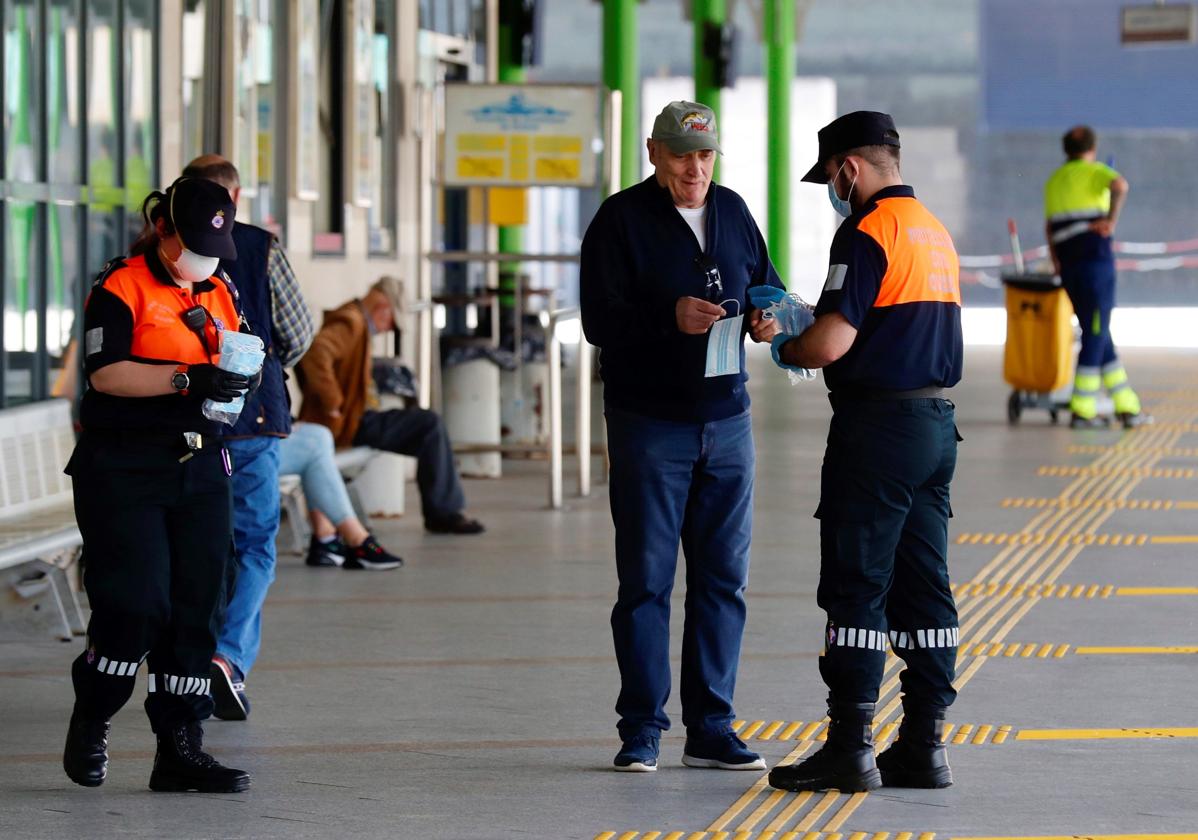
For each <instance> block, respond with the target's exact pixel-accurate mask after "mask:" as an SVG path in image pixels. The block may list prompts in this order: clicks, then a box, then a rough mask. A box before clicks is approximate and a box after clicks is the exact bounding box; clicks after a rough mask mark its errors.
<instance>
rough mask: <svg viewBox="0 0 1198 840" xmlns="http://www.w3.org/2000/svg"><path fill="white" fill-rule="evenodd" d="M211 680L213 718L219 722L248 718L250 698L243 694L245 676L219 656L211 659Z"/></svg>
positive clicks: (209, 671)
mask: <svg viewBox="0 0 1198 840" xmlns="http://www.w3.org/2000/svg"><path fill="white" fill-rule="evenodd" d="M208 675H209V676H210V677H211V678H212V702H213V704H214V705H215V708H214V709H213V710H212V715H213V717H218V718H220V719H221V720H245V719H246V718H248V717H249V716H250V698H248V697H246V694H245V674H243V673H241V669H240V668H238V667H237V666H236V665H234V664H233V663H232V662H230V661H229V660H227V659H225V658H224V657H223V656H221V655H220V654H217V655H215V656H213V657H212V667H211V668H209V670H208Z"/></svg>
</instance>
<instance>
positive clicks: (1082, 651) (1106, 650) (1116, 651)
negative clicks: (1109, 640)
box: [1074, 647, 1198, 656]
mask: <svg viewBox="0 0 1198 840" xmlns="http://www.w3.org/2000/svg"><path fill="white" fill-rule="evenodd" d="M1074 653H1077V654H1079V655H1082V656H1086V655H1122V654H1133V653H1146V654H1166V653H1198V647H1079V648H1077V649H1076V650H1075V651H1074Z"/></svg>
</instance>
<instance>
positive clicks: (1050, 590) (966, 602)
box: [596, 403, 1198, 840]
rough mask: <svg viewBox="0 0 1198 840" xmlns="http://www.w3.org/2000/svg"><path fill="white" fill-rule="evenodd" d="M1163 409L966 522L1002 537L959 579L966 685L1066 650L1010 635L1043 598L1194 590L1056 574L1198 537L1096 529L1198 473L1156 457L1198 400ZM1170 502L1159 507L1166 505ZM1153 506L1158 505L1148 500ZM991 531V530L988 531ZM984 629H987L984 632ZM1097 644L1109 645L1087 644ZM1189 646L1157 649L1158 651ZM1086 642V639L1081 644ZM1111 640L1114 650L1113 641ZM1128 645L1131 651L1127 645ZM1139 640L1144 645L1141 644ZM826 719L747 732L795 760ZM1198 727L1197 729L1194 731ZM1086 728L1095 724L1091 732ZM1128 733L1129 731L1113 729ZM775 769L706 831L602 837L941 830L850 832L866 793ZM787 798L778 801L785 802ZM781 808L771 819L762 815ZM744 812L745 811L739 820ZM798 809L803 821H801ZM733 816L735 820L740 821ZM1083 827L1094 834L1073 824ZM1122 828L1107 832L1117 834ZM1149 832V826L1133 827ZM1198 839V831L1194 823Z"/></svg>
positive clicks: (1004, 730) (889, 718)
mask: <svg viewBox="0 0 1198 840" xmlns="http://www.w3.org/2000/svg"><path fill="white" fill-rule="evenodd" d="M1153 411H1154V412H1156V413H1157V416H1158V417H1161V416H1164V417H1171V418H1172V417H1177V418H1180V419H1181V422H1177V421H1166V422H1160V423H1155V424H1153V425H1151V426H1144V427H1141V428H1139V429H1137V430H1135V431H1132V432H1128V433H1125V434H1124V436H1123V438H1122V439H1121V440H1120V442H1119V443H1118V444H1117V445H1115V446H1111V447H1104V448H1102V451H1101V452H1098V453H1095V454H1097V458H1096V459H1095V461H1094V462H1093V463H1092V464H1090V465H1088V466H1082V467H1067V466H1043V467H1040V468H1039V469H1038V470H1037V471H1036V472H1037V474H1038V475H1041V476H1059V477H1068V478H1072V479H1073V481H1071V482H1070V483H1069V485H1068V486H1067V487H1066V488H1065V489H1064V490H1063V491H1062V492H1061V493H1060V495H1059V496H1057V497H1055V499H1051V500H1047V499H1046V500H1045V503H1044V504H1043V505H1040V504H1038V503H1036V502H1037V500H1035V499H1032V500H1024V501H1031V502H1032V503H1031V504H1015V503H1014V502H1013V500H1007V502H1012V503H1011V504H1007V503H1006V502H1004V506H1005V507H1028V508H1033V509H1035V510H1037V511H1038V512H1037V513H1036V515H1035V516H1034V517H1033V518H1032V520H1031V521H1030V522H1029V523H1028V524H1027V525H1026V526H1025V527H1024V528H1023V529H1022V530H1021V531H1019V532H1018V533H1014V534H989V535H987V534H964V535H961V536H959V537H957V539H956V543H957V544H958V545H960V544H962V543H965V544H979V543H980V544H985V545H994V546H996V547H998V548H999V551H998V552H997V553H996V554H995V556H994V557H993V558H992V559H991V560H990V561H989V562H987V563H986V564H985V565H984V566H983V567H982V569H981V570H980V571H979V572H978V573H977V574H976V575H975V576H974V578H973V579H972V580H970V581H968V582H966V583H964V584H961V585H958V586H957V587H955V592H956V596H957V607H958V616H959V620H960V628H961V638H962V642H961V645H960V647H959V649H958V660H957V679H956V682H955V685H956V687H957V689H958V690H960V689H961V688H963V687H964V686H965V685H966V684H967V683H968V682H969V681H970V679H972V678H973V676H974V675H975V674H976V673H977V672H978V670H979V669H980V668H981V667H982V666H983V665H984V664H985V663H986V662H987V661H989V660H990V659H992V658H995V657H996V656H998V655H1001V656H1003V657H1015V656H1019V657H1025V658H1031V657H1035V658H1040V659H1047V658H1061V657H1064V656H1065V655H1067V653H1068V652H1069V646H1068V645H1061V644H1058V645H1053V644H1048V643H1038V644H1037V643H1031V642H1027V643H1015V642H1008V641H1007V637H1008V636H1009V635H1010V634H1011V632H1012V631H1013V630H1014V629H1015V627H1016V625H1017V624H1018V623H1019V621H1020V620H1021V619H1022V618H1023V617H1024V616H1026V615H1027V613H1028V612H1029V611H1030V610H1031V608H1032V607H1034V606H1035V605H1036V604H1037V603H1039V602H1040V601H1041V600H1043V599H1045V598H1052V597H1056V598H1071V597H1072V598H1107V597H1110V596H1111V595H1112V594H1116V595H1130V594H1141V595H1144V594H1150V593H1151V594H1159V595H1163V594H1195V593H1194V592H1193V591H1190V590H1191V588H1190V587H1165V588H1160V587H1154V588H1147V587H1146V588H1142V589H1140V590H1138V591H1136V590H1135V589H1134V588H1125V587H1119V588H1115V587H1109V586H1099V585H1097V584H1088V585H1087V584H1074V585H1072V586H1070V585H1066V584H1058V583H1057V581H1058V580H1059V578H1060V577H1061V576H1062V575H1063V574H1064V573H1065V571H1066V570H1067V569H1068V568H1069V566H1070V564H1071V563H1072V562H1073V560H1074V559H1076V558H1077V556H1078V555H1079V554H1080V553H1081V552H1082V551H1083V550H1084V549H1085V548H1086V547H1087V546H1095V545H1097V546H1102V545H1110V546H1122V547H1126V546H1129V545H1130V546H1142V545H1149V544H1160V543H1169V542H1174V543H1176V542H1190V541H1193V542H1198V535H1195V536H1193V537H1190V536H1189V535H1175V536H1172V537H1160V536H1153V535H1150V534H1101V533H1099V529H1100V528H1101V527H1102V525H1103V524H1104V523H1105V522H1106V521H1107V520H1108V519H1109V518H1110V517H1111V516H1112V515H1113V514H1114V512H1115V511H1116V510H1121V509H1127V507H1129V506H1131V507H1132V508H1133V509H1136V508H1135V503H1134V502H1133V501H1132V500H1130V499H1129V498H1128V497H1129V496H1130V495H1131V493H1132V492H1133V491H1134V490H1135V489H1136V487H1137V486H1138V485H1139V484H1140V482H1141V481H1142V480H1143V479H1145V478H1194V477H1196V476H1198V470H1193V469H1180V470H1178V469H1167V468H1159V467H1157V464H1158V463H1159V462H1160V460H1161V459H1162V458H1164V457H1166V455H1165V453H1168V452H1173V451H1175V450H1176V449H1177V443H1178V441H1179V439H1180V438H1181V437H1182V436H1184V435H1186V434H1191V433H1194V432H1198V424H1196V423H1195V421H1196V420H1198V411H1195V410H1194V407H1193V406H1171V405H1170V404H1168V403H1166V404H1164V405H1161V406H1154V407H1153ZM1182 505H1184V506H1185V509H1192V508H1193V507H1198V505H1195V504H1194V503H1186V502H1180V503H1179V502H1173V503H1172V506H1174V507H1178V508H1181V507H1182ZM1164 508H1165V506H1164V505H1163V504H1162V505H1161V507H1160V508H1158V509H1164ZM1148 509H1152V508H1151V504H1150V505H1149V508H1148ZM987 538H989V539H987ZM982 639H985V640H987V641H981V640H982ZM1087 650H1089V651H1090V652H1092V653H1093V652H1097V651H1099V650H1104V649H1098V648H1095V649H1087ZM1165 650H1171V651H1174V652H1180V651H1181V650H1182V649H1160V652H1164V651H1165ZM1077 652H1078V653H1079V654H1080V649H1079V650H1078V651H1077ZM1105 652H1111V651H1109V649H1108V650H1106V651H1105ZM1126 652H1130V651H1126ZM1137 652H1141V653H1142V652H1147V651H1146V650H1145V649H1137ZM900 668H901V660H899V659H898V658H897V657H895V656H894V655H893V653H890V654H888V655H887V662H886V667H885V671H884V674H883V684H882V687H881V691H880V694H879V703H878V709H879V711H878V714H877V716H876V719H875V731H876V733H877V741H878V745H879V749H881V748H884V746H885V743H886V741H887V740H888V739H889V738H890V737H893V733H894V732H895V731H896V730H897V724H898V722H899V720H900V719H901V697H900V694H899V683H898V671H899V670H900ZM825 723H826V721H816V722H809V723H804V722H802V721H789V722H788V721H768V722H767V721H753V722H747V725H746V726H744V727H743V731H742V737H744V738H746V739H752V738H757V739H759V740H790V739H795V740H797V741H798V744H797V745H796V747H795V748H794V749H793V750H792V751H791V752H790V753H789V754H788V755H787V756H786V758H784V759H783V760H782V761H781V762H779V764H789V763H792V762H794V761H796V760H797V759H799V758H800V757H802V755H803V754H804V753H805V752H807V751H808V750H809V749H811V747H812V746H813V745H814V743H815V741H814V740H812V738H813V737H814V738H815V739H816V740H818V737H819V732H820V731H821V729H822V727H823V725H824V724H825ZM1191 732H1192V733H1193V734H1189V733H1191ZM1087 733H1088V734H1087ZM1116 733H1121V734H1116ZM1083 736H1084V737H1088V738H1108V737H1109V738H1116V737H1118V738H1132V737H1134V738H1177V737H1187V738H1188V737H1198V729H1195V730H1188V729H1187V730H1177V729H1171V730H1166V729H1109V730H1099V729H1094V730H1021V731H1020V732H1019V733H1014V732H1013V731H1012V729H1011V727H1009V726H1005V727H1004V726H1001V725H1000V726H996V725H994V724H982V725H977V726H974V725H971V724H963V725H961V726H960V727H959V728H957V729H956V731H955V732H950V733H949V737H950V739H951V740H952V743H954V744H965V743H966V742H968V743H970V744H975V743H976V744H987V743H991V744H993V743H999V744H1001V743H1004V742H1006V741H1007V740H1008V739H1009V738H1012V737H1013V738H1014V740H1050V739H1054V740H1055V739H1062V738H1067V737H1068V738H1078V737H1083ZM766 779H767V776H765V775H763V776H761V777H760V778H758V779H757V780H756V781H755V782H754V783H753V785H752V786H751V787H750V788H749V789H748V790H747V791H746V792H745V793H744V794H743V795H742V796H741V797H740V798H739V799H737V801H736V802H734V803H733V804H732V805H731V806H730V807H729V808H728V809H726V810H725V811H724V813H722V814H721V815H720V816H719V817H717V818H716V819H715V820H714V821H713V822H712V823H711V824H710V825H709V826H708V827H707V829H706V830H705V831H698V832H691V833H686V832H668V833H664V832H648V833H646V834H644V835H641V834H639V833H638V832H625V833H624V834H618V833H616V832H604V833H601V834H599V835H598V836H597V837H596V840H617V838H619V840H684V839H685V840H800V839H801V840H866V838H869V840H875V838H876V840H883V839H885V840H889V838H890V837H892V836H893V837H894V838H895V840H916V838H918V840H932V838H934V835H933V834H930V833H914V832H893V833H887V832H875V833H867V832H853V833H851V834H844V835H842V834H840V833H837V830H838V829H839V828H840V827H841V826H843V825H844V823H845V822H846V821H847V820H848V819H849V817H850V816H851V815H852V813H853V812H854V811H855V810H856V809H857V808H858V806H859V805H860V804H861V802H862V801H864V799H865V797H866V796H868V794H853V795H851V796H850V795H848V794H841V793H839V792H837V791H828V792H826V793H817V794H812V793H798V794H794V793H787V792H784V791H776V790H773V789H772V788H770V787H769V786H768V783H767V781H766ZM779 808H780V810H778V809H779ZM775 810H777V814H776V815H775V816H774V818H773V819H772V820H771V821H770V822H769V823H767V825H766V827H765V828H764V830H761V831H759V832H756V833H755V832H754V830H755V829H756V828H757V826H758V825H759V824H760V823H761V822H762V821H763V820H765V819H766V818H767V817H769V816H770V814H771V813H774V811H775ZM738 820H739V822H738ZM796 820H797V822H796ZM734 823H735V825H734ZM1075 836H1076V837H1085V836H1086V835H1075ZM1120 836H1121V835H1108V837H1110V838H1117V837H1120ZM1125 836H1127V837H1132V836H1136V837H1144V838H1147V837H1150V835H1125ZM1157 837H1158V838H1161V839H1162V840H1163V838H1174V839H1175V838H1180V837H1187V838H1188V837H1190V835H1158V836H1157ZM1193 838H1194V840H1198V835H1193Z"/></svg>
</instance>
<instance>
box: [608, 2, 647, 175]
mask: <svg viewBox="0 0 1198 840" xmlns="http://www.w3.org/2000/svg"><path fill="white" fill-rule="evenodd" d="M636 4H637V0H603V84H604V85H606V86H607V88H608V89H609V90H618V91H619V92H620V186H621V187H630V186H632V185H633V184H635V183H636V182H637V181H639V180H641V139H642V138H641V68H640V56H639V52H638V50H637V32H636Z"/></svg>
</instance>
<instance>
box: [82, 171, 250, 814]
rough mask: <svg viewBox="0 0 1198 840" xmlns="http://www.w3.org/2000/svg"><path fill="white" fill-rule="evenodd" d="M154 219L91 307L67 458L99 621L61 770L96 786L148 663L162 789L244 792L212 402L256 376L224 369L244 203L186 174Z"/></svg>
mask: <svg viewBox="0 0 1198 840" xmlns="http://www.w3.org/2000/svg"><path fill="white" fill-rule="evenodd" d="M142 212H143V215H144V216H145V219H146V229H145V231H144V232H143V233H142V235H141V237H140V238H139V239H138V240H137V242H136V243H134V245H133V248H132V249H131V252H130V255H129V256H127V257H122V258H119V259H116V260H112V261H111V262H109V263H108V265H107V266H105V269H104V271H103V272H102V273H101V275H100V277H99V279H97V280H96V282H95V284H94V286H93V288H92V291H91V293H90V295H89V296H88V300H87V303H86V306H85V309H84V342H83V345H84V374H85V375H86V377H87V386H88V387H87V389H86V391H85V393H84V395H83V399H82V402H81V404H80V421H81V424H82V427H83V432H82V434H81V436H80V438H79V442H78V444H77V446H76V447H75V452H74V454H73V455H72V456H71V460H70V463H69V464H68V465H67V469H66V471H67V473H68V474H69V475H70V476H71V477H72V479H73V484H74V493H75V516H76V519H77V520H78V523H79V530H80V532H81V533H82V535H83V562H84V568H85V572H84V587H85V588H86V590H87V595H88V599H89V601H90V603H91V609H92V616H91V621H90V623H89V624H88V629H87V648H86V650H84V651H83V653H81V654H80V655H79V657H78V658H77V659H76V660H75V662H74V664H73V665H72V668H71V677H72V681H73V683H74V687H75V707H74V710H73V712H72V714H71V722H70V726H69V729H68V733H67V741H66V749H65V751H64V753H63V768H64V769H65V770H66V772H67V775H68V776H70V777H71V779H72V780H73V781H75V782H77V783H78V784H80V785H84V786H87V787H95V786H97V785H100V784H101V783H103V781H104V777H105V775H106V774H107V768H108V732H109V721H110V720H111V718H112V716H113V715H114V714H116V712H117V711H118V710H119V709H120V708H121V707H122V706H123V705H124V704H125V702H126V701H128V699H129V697H130V696H131V695H132V693H133V685H134V677H135V675H136V674H137V671H138V669H139V668H140V666H141V664H142V662H146V663H147V667H148V689H149V692H148V695H147V698H146V703H145V708H146V714H147V715H148V716H149V718H150V725H151V727H152V728H153V730H154V733H155V734H156V736H157V739H158V751H157V754H156V756H155V758H154V769H153V772H152V773H151V775H150V788H151V789H152V790H159V791H187V790H198V791H205V792H236V791H242V790H245V789H246V788H248V787H249V785H250V777H249V774H247V773H245V772H243V771H241V770H234V769H231V768H227V767H223V766H221V765H220V764H219V763H218V762H217V761H216V760H215V759H214V758H212V756H210V755H208V754H207V753H205V752H204V751H203V743H202V739H203V732H202V730H201V728H200V723H199V722H200V721H201V720H202V719H204V718H206V717H208V716H209V714H211V711H212V700H211V698H210V697H209V678H208V669H209V664H210V663H211V661H212V653H213V650H214V648H215V644H216V633H217V631H218V630H219V628H220V620H221V611H222V605H223V603H224V600H223V595H224V586H225V575H226V568H227V565H228V563H229V561H230V558H231V556H232V553H233V541H232V524H231V521H232V520H231V515H232V513H231V511H232V499H231V494H230V480H229V476H230V473H231V471H232V470H231V467H232V465H231V462H230V459H229V456H228V453H227V452H226V450H225V449H224V448H223V447H222V445H221V441H220V438H219V437H217V435H218V434H219V427H220V424H219V423H217V422H215V421H212V420H209V419H207V418H206V417H205V416H204V414H203V412H202V410H201V407H202V405H203V403H204V401H205V400H207V399H211V400H214V401H216V402H229V401H231V400H233V399H234V398H236V397H238V396H240V395H242V394H244V393H246V391H247V390H248V389H249V388H250V386H251V381H250V378H248V377H246V376H243V375H241V374H236V373H230V372H228V371H224V370H221V369H220V368H219V367H217V365H216V362H217V361H218V360H219V348H220V333H221V331H222V330H224V329H232V330H236V329H238V328H239V325H240V324H241V323H242V319H241V317H240V314H239V312H238V307H237V303H236V291H235V289H234V288H233V287H232V284H230V283H228V282H227V280H226V279H225V278H222V277H214V276H213V274H214V273H215V272H216V267H217V263H218V261H219V260H220V259H221V258H228V259H234V258H236V249H235V248H234V245H233V240H232V237H231V232H232V228H233V217H234V215H235V213H236V205H234V204H233V202H232V201H231V200H230V198H229V194H228V192H227V191H226V190H225V189H224V188H223V187H221V186H220V185H218V184H214V183H212V182H211V181H206V180H203V179H198V178H180V179H179V180H177V181H175V182H174V183H173V184H171V186H170V187H168V188H167V189H166V191H165V192H155V193H151V194H150V196H149V197H148V198H147V199H146V201H145V204H144V205H143V208H142Z"/></svg>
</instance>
